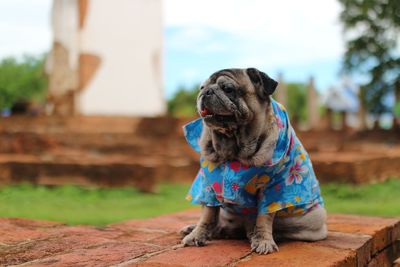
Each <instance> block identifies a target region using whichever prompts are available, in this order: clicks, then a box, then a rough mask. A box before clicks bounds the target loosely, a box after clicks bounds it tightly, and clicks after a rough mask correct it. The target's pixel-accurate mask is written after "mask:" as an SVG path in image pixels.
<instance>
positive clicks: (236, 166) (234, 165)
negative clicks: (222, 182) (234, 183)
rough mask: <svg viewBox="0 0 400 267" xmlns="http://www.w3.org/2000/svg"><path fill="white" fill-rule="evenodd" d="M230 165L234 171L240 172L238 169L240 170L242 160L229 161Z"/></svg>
mask: <svg viewBox="0 0 400 267" xmlns="http://www.w3.org/2000/svg"><path fill="white" fill-rule="evenodd" d="M229 167H230V168H231V169H232V170H233V171H234V172H238V171H240V162H239V161H232V162H231V163H229Z"/></svg>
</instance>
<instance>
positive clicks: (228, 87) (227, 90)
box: [222, 85, 235, 94]
mask: <svg viewBox="0 0 400 267" xmlns="http://www.w3.org/2000/svg"><path fill="white" fill-rule="evenodd" d="M222 90H224V92H225V93H227V94H229V93H232V92H233V90H235V88H234V87H233V86H232V85H225V86H224V87H222Z"/></svg>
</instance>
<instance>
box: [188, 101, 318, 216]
mask: <svg viewBox="0 0 400 267" xmlns="http://www.w3.org/2000/svg"><path fill="white" fill-rule="evenodd" d="M272 107H273V112H274V115H275V118H276V123H277V126H278V129H279V138H278V141H277V143H276V147H275V149H274V153H273V156H272V158H271V159H270V160H268V161H267V162H265V164H264V165H263V166H258V167H255V166H246V165H243V164H241V163H240V162H238V161H228V162H224V163H222V164H219V165H216V164H214V163H212V162H209V161H207V160H206V159H204V158H202V157H201V158H200V170H199V172H198V174H197V176H196V178H195V180H194V182H193V184H192V187H191V189H190V191H189V193H188V195H187V197H186V199H188V200H189V201H191V202H192V203H195V204H201V205H206V206H222V207H225V206H227V205H226V204H227V203H229V204H232V205H229V207H230V208H233V209H234V210H235V212H237V213H240V214H244V215H256V214H267V213H274V212H276V215H277V216H294V215H300V214H304V213H307V212H308V211H310V210H311V209H312V208H315V207H318V206H320V205H323V200H322V197H321V194H320V188H319V183H318V180H317V178H316V177H315V173H314V170H313V167H312V164H311V160H310V158H309V156H308V154H307V152H306V151H305V149H304V147H303V145H302V144H301V143H300V140H299V139H298V138H297V137H296V134H295V132H294V130H293V128H292V127H291V125H290V122H289V118H288V115H287V112H286V110H285V108H284V107H283V106H282V105H281V104H279V103H277V102H276V101H274V100H272ZM202 130H203V121H202V119H201V118H199V119H197V120H194V121H192V122H190V123H188V124H187V125H185V126H184V134H185V137H186V140H187V141H188V143H189V144H190V145H191V146H192V147H193V148H194V149H195V150H196V151H197V152H200V146H199V139H200V136H201V132H202Z"/></svg>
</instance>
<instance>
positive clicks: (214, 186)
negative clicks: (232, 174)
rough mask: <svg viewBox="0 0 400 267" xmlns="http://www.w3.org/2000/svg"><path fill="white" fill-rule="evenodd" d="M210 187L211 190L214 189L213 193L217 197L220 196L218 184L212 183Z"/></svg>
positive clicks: (220, 191)
mask: <svg viewBox="0 0 400 267" xmlns="http://www.w3.org/2000/svg"><path fill="white" fill-rule="evenodd" d="M211 187H212V189H214V191H215V193H216V194H217V195H220V194H221V193H222V189H221V185H220V184H219V183H218V182H214V183H213V184H212V185H211Z"/></svg>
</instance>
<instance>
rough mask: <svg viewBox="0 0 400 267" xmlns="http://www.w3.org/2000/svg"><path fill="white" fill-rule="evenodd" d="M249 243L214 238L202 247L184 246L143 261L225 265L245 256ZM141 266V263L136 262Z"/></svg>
mask: <svg viewBox="0 0 400 267" xmlns="http://www.w3.org/2000/svg"><path fill="white" fill-rule="evenodd" d="M248 254H250V252H249V243H248V242H247V241H245V240H229V241H227V240H216V241H212V242H210V243H209V244H208V245H207V246H204V247H199V248H198V247H184V248H179V249H176V250H171V251H168V252H165V253H163V254H159V255H157V256H154V257H151V258H150V259H148V260H147V261H146V262H145V263H146V264H149V263H152V264H165V263H168V264H169V265H172V266H193V267H197V266H199V267H200V266H226V265H228V264H230V263H233V262H236V261H237V260H238V259H240V258H242V257H245V256H247V255H248ZM137 265H138V266H141V265H142V264H141V263H138V264H137Z"/></svg>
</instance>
